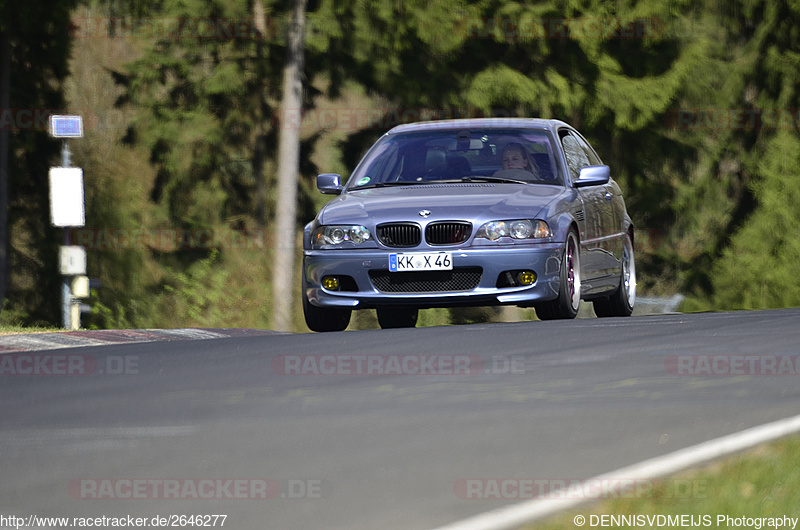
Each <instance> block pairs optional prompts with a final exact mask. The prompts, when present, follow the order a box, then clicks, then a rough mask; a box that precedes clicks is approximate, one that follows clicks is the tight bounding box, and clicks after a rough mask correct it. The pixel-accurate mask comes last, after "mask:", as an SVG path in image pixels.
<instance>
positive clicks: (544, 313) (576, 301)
mask: <svg viewBox="0 0 800 530" xmlns="http://www.w3.org/2000/svg"><path fill="white" fill-rule="evenodd" d="M580 303H581V256H580V247H579V246H578V234H577V233H576V232H575V230H574V229H570V231H569V232H568V233H567V240H566V243H565V244H564V257H563V259H562V260H561V282H560V285H559V290H558V298H556V299H555V300H551V301H549V302H542V303H539V304H536V306H535V307H536V316H538V317H539V320H556V319H568V318H575V316H576V315H577V314H578V307H579V306H580Z"/></svg>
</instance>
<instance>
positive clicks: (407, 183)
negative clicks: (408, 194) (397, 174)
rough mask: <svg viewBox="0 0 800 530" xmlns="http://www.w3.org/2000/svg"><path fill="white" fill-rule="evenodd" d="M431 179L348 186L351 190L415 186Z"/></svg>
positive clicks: (426, 182)
mask: <svg viewBox="0 0 800 530" xmlns="http://www.w3.org/2000/svg"><path fill="white" fill-rule="evenodd" d="M430 182H431V181H427V180H421V181H417V180H409V181H392V182H376V183H374V184H365V185H363V186H354V187H352V188H348V190H350V191H357V190H369V189H373V188H387V187H390V186H415V185H417V184H429V183H430Z"/></svg>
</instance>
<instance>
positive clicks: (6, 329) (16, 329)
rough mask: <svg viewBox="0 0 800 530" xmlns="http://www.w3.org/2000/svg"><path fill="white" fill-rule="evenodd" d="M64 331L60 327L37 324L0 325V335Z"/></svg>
mask: <svg viewBox="0 0 800 530" xmlns="http://www.w3.org/2000/svg"><path fill="white" fill-rule="evenodd" d="M54 331H66V330H64V329H62V328H47V327H38V326H18V325H0V335H16V334H19V333H52V332H54Z"/></svg>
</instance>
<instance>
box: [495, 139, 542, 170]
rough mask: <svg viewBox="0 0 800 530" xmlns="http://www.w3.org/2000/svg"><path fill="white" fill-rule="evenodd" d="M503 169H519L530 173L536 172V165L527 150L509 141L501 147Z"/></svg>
mask: <svg viewBox="0 0 800 530" xmlns="http://www.w3.org/2000/svg"><path fill="white" fill-rule="evenodd" d="M503 169H521V170H523V171H527V172H529V173H531V174H532V175H536V174H538V171H537V170H536V166H535V165H534V163H533V162H531V159H530V157H529V156H528V151H527V150H526V149H525V147H523V145H522V144H520V143H517V142H511V143H510V144H508V145H506V146H505V147H504V148H503Z"/></svg>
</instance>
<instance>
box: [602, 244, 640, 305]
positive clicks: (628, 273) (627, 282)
mask: <svg viewBox="0 0 800 530" xmlns="http://www.w3.org/2000/svg"><path fill="white" fill-rule="evenodd" d="M624 245H625V246H624V247H623V249H622V263H621V270H620V278H619V287H617V290H616V291H614V294H612V295H611V296H610V297H609V298H603V299H601V300H595V301H594V302H593V305H594V313H595V314H596V315H597V316H598V317H629V316H631V313H633V304H634V303H635V302H636V262H635V260H634V258H633V243H632V242H631V237H630V235H627V236H625V244H624Z"/></svg>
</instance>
